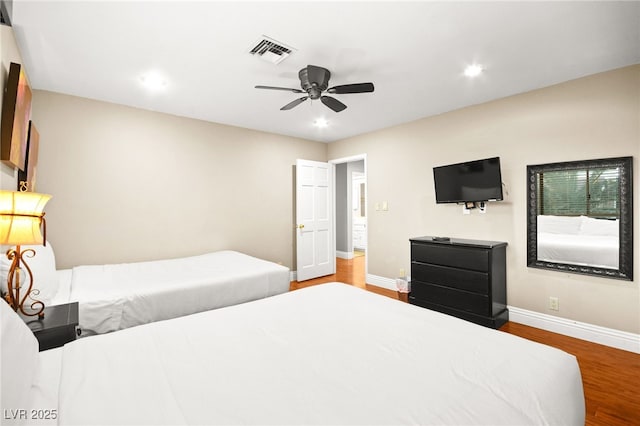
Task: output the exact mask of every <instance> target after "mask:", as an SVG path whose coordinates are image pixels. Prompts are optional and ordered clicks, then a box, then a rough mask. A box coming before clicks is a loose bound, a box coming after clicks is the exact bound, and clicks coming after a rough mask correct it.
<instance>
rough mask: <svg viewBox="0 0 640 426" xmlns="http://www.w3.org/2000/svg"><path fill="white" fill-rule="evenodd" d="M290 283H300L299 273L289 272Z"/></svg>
mask: <svg viewBox="0 0 640 426" xmlns="http://www.w3.org/2000/svg"><path fill="white" fill-rule="evenodd" d="M289 281H298V271H289Z"/></svg>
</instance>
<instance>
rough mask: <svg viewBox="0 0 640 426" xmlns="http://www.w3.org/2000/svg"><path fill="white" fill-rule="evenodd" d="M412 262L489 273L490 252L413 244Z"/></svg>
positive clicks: (457, 247)
mask: <svg viewBox="0 0 640 426" xmlns="http://www.w3.org/2000/svg"><path fill="white" fill-rule="evenodd" d="M411 260H413V261H417V262H421V263H431V264H435V265H442V266H451V267H454V268H463V269H471V270H474V271H480V272H488V271H489V251H488V250H478V249H477V248H467V247H459V246H448V245H445V244H416V243H411Z"/></svg>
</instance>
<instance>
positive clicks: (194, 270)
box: [55, 251, 290, 335]
mask: <svg viewBox="0 0 640 426" xmlns="http://www.w3.org/2000/svg"><path fill="white" fill-rule="evenodd" d="M61 277H62V278H63V279H62V280H61V283H60V284H61V287H60V289H59V290H58V294H57V295H56V297H55V301H56V302H58V303H67V302H69V301H77V302H79V303H80V306H79V319H80V328H81V329H82V333H83V334H84V335H87V334H96V333H106V332H110V331H115V330H120V329H124V328H128V327H133V326H136V325H140V324H146V323H149V322H153V321H159V320H164V319H170V318H175V317H179V316H183V315H189V314H192V313H196V312H202V311H206V310H210V309H216V308H220V307H223V306H229V305H234V304H237V303H243V302H248V301H251V300H256V299H260V298H264V297H268V296H273V295H275V294H279V293H284V292H287V291H289V284H290V279H289V269H288V268H286V267H284V266H282V265H278V264H275V263H273V262H269V261H266V260H262V259H258V258H255V257H252V256H248V255H246V254H243V253H238V252H235V251H219V252H214V253H208V254H204V255H201V256H192V257H184V258H178V259H169V260H159V261H151V262H138V263H124V264H111V265H91V266H78V267H75V268H73V269H72V273H71V280H70V288H69V291H66V290H65V285H64V283H65V280H64V275H61ZM65 296H67V297H68V298H67V299H66V300H64V299H65Z"/></svg>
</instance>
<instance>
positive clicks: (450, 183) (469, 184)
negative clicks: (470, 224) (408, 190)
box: [433, 157, 502, 204]
mask: <svg viewBox="0 0 640 426" xmlns="http://www.w3.org/2000/svg"><path fill="white" fill-rule="evenodd" d="M433 180H434V185H435V190H436V203H438V204H441V203H468V202H481V201H501V200H502V175H501V173H500V157H494V158H486V159H484V160H476V161H467V162H465V163H457V164H449V165H447V166H439V167H434V168H433Z"/></svg>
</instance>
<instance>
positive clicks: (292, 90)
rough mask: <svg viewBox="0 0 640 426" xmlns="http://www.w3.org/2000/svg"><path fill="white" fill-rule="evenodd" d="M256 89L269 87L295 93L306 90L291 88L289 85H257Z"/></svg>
mask: <svg viewBox="0 0 640 426" xmlns="http://www.w3.org/2000/svg"><path fill="white" fill-rule="evenodd" d="M255 88H256V89H269V90H285V91H287V92H293V93H304V90H300V89H289V88H288V87H274V86H255Z"/></svg>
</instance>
